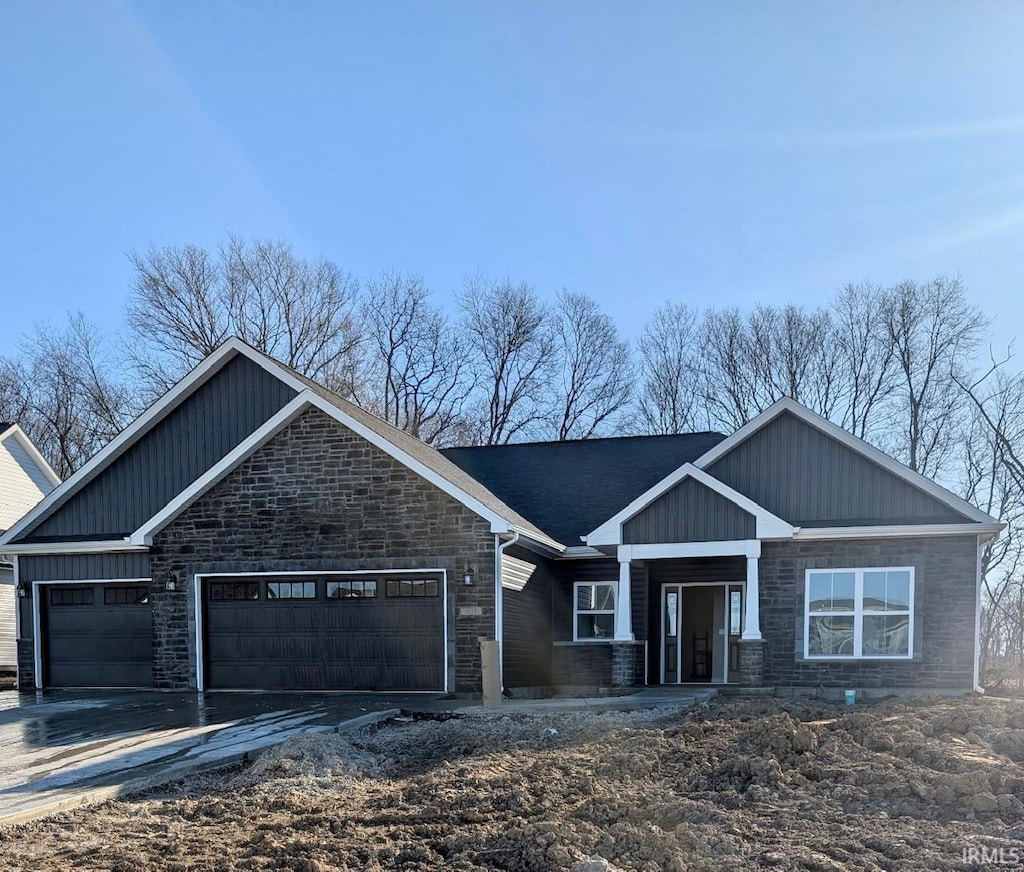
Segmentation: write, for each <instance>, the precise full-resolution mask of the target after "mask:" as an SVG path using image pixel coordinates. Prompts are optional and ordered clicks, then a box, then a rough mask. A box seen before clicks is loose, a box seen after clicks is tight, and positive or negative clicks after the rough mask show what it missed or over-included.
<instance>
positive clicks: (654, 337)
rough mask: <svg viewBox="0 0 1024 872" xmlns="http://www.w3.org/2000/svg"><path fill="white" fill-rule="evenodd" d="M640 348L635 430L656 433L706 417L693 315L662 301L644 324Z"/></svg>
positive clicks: (678, 428)
mask: <svg viewBox="0 0 1024 872" xmlns="http://www.w3.org/2000/svg"><path fill="white" fill-rule="evenodd" d="M638 352H639V358H640V359H639V365H638V366H639V371H640V392H639V396H638V399H637V421H636V424H637V427H636V429H637V430H639V431H640V432H643V433H654V434H672V433H685V432H687V431H689V430H693V429H696V428H697V427H698V426H699V425H698V421H699V420H703V419H704V417H705V413H704V402H705V398H704V397H703V396H702V390H703V387H702V383H701V324H700V320H699V317H698V316H697V314H696V313H695V312H693V310H691V309H690V308H688V307H687V306H685V305H683V304H681V303H666V304H665V305H664V306H662V307H661V308H660V309H658V310H657V311H655V313H654V314H653V315H652V316H651V317H650V318H649V319H648V321H647V323H646V324H645V325H644V328H643V332H642V333H641V335H640V341H639V343H638Z"/></svg>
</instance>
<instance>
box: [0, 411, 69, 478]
mask: <svg viewBox="0 0 1024 872" xmlns="http://www.w3.org/2000/svg"><path fill="white" fill-rule="evenodd" d="M8 440H16V441H17V442H18V443H19V444H20V446H21V448H22V449H23V450H24V451H25V453H26V454H27V455H28V458H29V459H30V460H31V462H32V464H33V465H34V466H35V467H36V469H37V470H38V471H39V473H40V476H39V478H40V479H41V481H45V482H47V483H48V487H47V488H45V489H44V492H47V493H48V492H49V491H50V490H52V489H53V488H55V487H56V486H57V485H59V484H60V476H59V475H57V473H56V472H54V471H53V467H52V466H50V464H49V462H48V461H47V460H46V458H45V457H43V455H42V454H40V453H39V449H38V448H36V446H35V445H34V444H33V442H32V440H31V439H29V438H28V434H27V433H26V432H25V431H24V430H22V429H21V427H19V426H18V425H17V424H15V423H13V422H9V421H8V422H4V423H2V424H0V442H7V441H8ZM33 478H36V477H35V476H33Z"/></svg>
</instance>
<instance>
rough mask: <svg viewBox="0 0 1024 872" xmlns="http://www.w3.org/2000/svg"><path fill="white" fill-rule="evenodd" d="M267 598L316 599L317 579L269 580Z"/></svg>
mask: <svg viewBox="0 0 1024 872" xmlns="http://www.w3.org/2000/svg"><path fill="white" fill-rule="evenodd" d="M267 599H268V600H282V599H316V582H315V581H268V582H267Z"/></svg>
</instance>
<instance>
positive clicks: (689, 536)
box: [622, 478, 755, 545]
mask: <svg viewBox="0 0 1024 872" xmlns="http://www.w3.org/2000/svg"><path fill="white" fill-rule="evenodd" d="M754 535H755V521H754V516H753V515H751V514H749V513H748V512H745V511H743V509H741V508H739V506H737V505H736V504H735V503H733V502H731V501H730V500H727V499H726V498H725V497H723V496H722V495H721V494H719V493H716V492H715V491H713V490H711V488H708V487H705V486H704V485H703V484H701V483H700V482H699V481H694V480H693V479H692V478H686V479H683V480H682V481H681V482H680V483H679V484H677V485H676V486H675V487H674V488H672V489H671V490H669V491H667V492H665V493H663V494H662V495H661V496H660V497H658V499H656V500H655V501H654V502H653V503H651V504H650V505H649V506H647V508H645V509H644V510H643V511H642V512H639V513H638V514H636V515H634V516H633V517H632V518H630V519H629V520H628V521H627V522H626V523H625V524H624V525H623V531H622V541H623V542H626V543H628V544H631V545H651V544H655V543H658V542H721V541H726V540H731V539H752V538H754Z"/></svg>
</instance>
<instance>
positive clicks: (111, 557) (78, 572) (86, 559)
mask: <svg viewBox="0 0 1024 872" xmlns="http://www.w3.org/2000/svg"><path fill="white" fill-rule="evenodd" d="M18 574H19V576H20V577H21V580H22V581H25V582H32V581H98V580H100V579H104V578H149V553H148V552H146V551H118V552H114V553H110V554H40V555H33V556H32V557H20V558H18Z"/></svg>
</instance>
